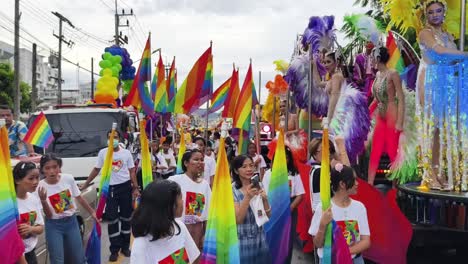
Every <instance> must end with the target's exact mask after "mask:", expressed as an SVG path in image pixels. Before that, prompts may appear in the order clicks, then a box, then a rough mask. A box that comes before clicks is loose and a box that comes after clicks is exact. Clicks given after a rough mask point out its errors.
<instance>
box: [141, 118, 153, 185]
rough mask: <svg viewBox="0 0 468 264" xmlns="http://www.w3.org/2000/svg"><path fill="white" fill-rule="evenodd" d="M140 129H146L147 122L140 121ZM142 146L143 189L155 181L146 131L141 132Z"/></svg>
mask: <svg viewBox="0 0 468 264" xmlns="http://www.w3.org/2000/svg"><path fill="white" fill-rule="evenodd" d="M140 127H146V121H145V120H142V121H140ZM140 144H141V178H142V180H143V189H144V188H145V187H146V185H148V184H149V183H150V182H152V181H153V168H152V166H151V154H150V147H149V143H148V136H147V135H146V131H145V129H141V130H140Z"/></svg>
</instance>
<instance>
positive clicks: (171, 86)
mask: <svg viewBox="0 0 468 264" xmlns="http://www.w3.org/2000/svg"><path fill="white" fill-rule="evenodd" d="M166 86H167V101H168V104H169V102H170V101H172V99H173V98H174V96H175V95H176V90H177V72H176V69H175V56H174V59H173V60H172V64H171V69H170V70H169V76H168V77H167V85H166ZM172 111H174V110H173V109H172V110H169V109H168V112H172Z"/></svg>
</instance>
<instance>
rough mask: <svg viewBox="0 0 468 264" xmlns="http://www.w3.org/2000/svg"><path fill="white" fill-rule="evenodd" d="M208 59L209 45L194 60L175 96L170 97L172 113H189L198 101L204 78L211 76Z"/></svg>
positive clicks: (204, 82) (209, 58)
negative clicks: (195, 60)
mask: <svg viewBox="0 0 468 264" xmlns="http://www.w3.org/2000/svg"><path fill="white" fill-rule="evenodd" d="M210 60H212V57H211V45H210V47H209V48H208V49H207V50H206V51H205V52H204V53H203V54H202V55H201V56H200V58H198V60H197V62H195V64H194V65H193V67H192V69H191V70H190V72H189V74H188V76H187V78H186V79H185V80H184V82H183V83H182V85H181V86H180V88H179V90H178V91H177V94H176V96H175V97H174V98H173V99H172V101H171V106H170V107H171V109H174V113H182V114H186V113H189V112H190V111H191V110H192V108H193V106H194V105H195V103H197V102H198V101H199V97H201V96H203V94H202V90H203V89H206V88H205V87H207V85H208V80H206V78H213V75H212V73H211V68H209V65H208V64H209V62H210ZM208 70H209V71H210V73H209V74H208V73H207V71H208ZM211 83H212V81H211ZM205 102H206V100H205ZM202 103H203V102H202ZM202 103H201V104H202ZM172 104H173V106H172ZM201 104H200V105H201Z"/></svg>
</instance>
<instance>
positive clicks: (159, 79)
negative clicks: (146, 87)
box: [151, 53, 169, 113]
mask: <svg viewBox="0 0 468 264" xmlns="http://www.w3.org/2000/svg"><path fill="white" fill-rule="evenodd" d="M153 90H154V95H152V96H153V99H154V110H156V112H159V113H166V111H167V105H168V104H169V101H168V92H167V81H166V73H165V69H164V63H163V60H162V58H161V53H160V54H159V61H158V66H157V68H156V70H155V71H154V77H153V81H152V82H151V91H153Z"/></svg>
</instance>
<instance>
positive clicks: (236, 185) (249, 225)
mask: <svg viewBox="0 0 468 264" xmlns="http://www.w3.org/2000/svg"><path fill="white" fill-rule="evenodd" d="M255 170H256V167H255V165H254V162H253V160H252V158H250V157H249V156H247V155H240V156H237V157H235V158H234V159H233V160H232V162H231V176H232V179H233V181H234V182H233V185H232V192H233V195H234V209H235V214H236V223H237V236H238V238H239V250H240V252H239V253H240V262H241V263H246V264H250V263H270V262H271V260H270V253H269V250H268V244H267V242H266V238H265V233H264V230H263V226H260V227H259V226H258V225H257V223H256V221H255V215H254V213H257V212H254V211H253V210H252V208H251V206H250V201H251V200H252V199H253V198H254V197H255V196H256V195H260V196H261V198H262V202H263V208H264V209H265V212H266V214H267V216H268V217H269V216H270V214H271V207H270V204H269V203H268V198H267V196H266V193H265V191H264V190H262V189H261V187H260V186H259V185H257V186H254V184H252V183H251V178H252V176H253V175H254V172H255Z"/></svg>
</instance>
